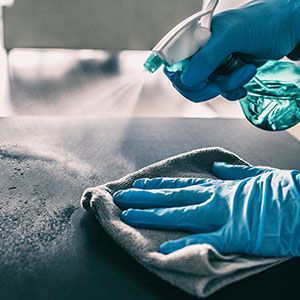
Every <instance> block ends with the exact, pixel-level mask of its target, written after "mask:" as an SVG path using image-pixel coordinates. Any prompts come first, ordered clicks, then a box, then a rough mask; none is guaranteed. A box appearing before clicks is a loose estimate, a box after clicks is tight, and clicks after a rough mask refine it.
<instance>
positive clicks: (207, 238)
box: [159, 231, 225, 254]
mask: <svg viewBox="0 0 300 300" xmlns="http://www.w3.org/2000/svg"><path fill="white" fill-rule="evenodd" d="M223 243H225V241H223ZM199 244H209V245H211V246H213V247H214V248H215V249H216V250H217V251H219V252H222V249H223V247H222V237H221V233H220V232H219V231H217V232H213V233H200V234H193V235H190V236H186V237H184V238H181V239H178V240H173V241H168V242H165V243H163V244H161V245H160V247H159V252H161V253H163V254H170V253H173V252H175V251H177V250H180V249H182V248H185V247H187V246H190V245H199Z"/></svg>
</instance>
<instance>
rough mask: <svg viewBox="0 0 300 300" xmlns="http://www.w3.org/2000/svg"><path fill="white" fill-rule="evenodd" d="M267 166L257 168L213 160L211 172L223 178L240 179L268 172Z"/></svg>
mask: <svg viewBox="0 0 300 300" xmlns="http://www.w3.org/2000/svg"><path fill="white" fill-rule="evenodd" d="M270 170H271V169H270V168H269V169H268V168H258V167H252V166H245V165H230V164H226V163H222V162H215V163H214V165H213V173H214V174H215V175H216V176H217V177H218V178H220V179H223V180H240V179H245V178H248V177H254V176H257V175H260V174H262V173H265V172H268V171H270Z"/></svg>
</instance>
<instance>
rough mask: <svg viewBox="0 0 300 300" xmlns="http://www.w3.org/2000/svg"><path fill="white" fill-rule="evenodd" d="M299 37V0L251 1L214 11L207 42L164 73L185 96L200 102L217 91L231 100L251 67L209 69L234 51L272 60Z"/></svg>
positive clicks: (240, 93)
mask: <svg viewBox="0 0 300 300" xmlns="http://www.w3.org/2000/svg"><path fill="white" fill-rule="evenodd" d="M299 42H300V1H299V0H290V1H288V0H257V1H252V2H250V3H249V4H247V5H245V6H242V7H241V8H239V9H235V10H229V11H225V12H223V13H220V14H217V15H216V16H214V18H213V22H212V37H211V39H210V41H209V42H208V43H207V45H206V46H205V47H204V48H203V49H201V50H200V51H199V52H198V53H197V54H196V55H194V56H193V57H192V59H191V61H190V62H189V64H188V65H187V67H186V68H185V69H184V71H183V73H182V74H181V73H180V72H177V73H170V72H168V71H167V70H166V69H165V74H166V75H167V76H168V77H169V79H170V80H171V82H172V83H173V85H174V87H175V88H176V89H177V90H178V91H179V92H180V93H181V94H182V95H183V96H184V97H186V98H188V99H189V100H191V101H194V102H201V101H205V100H208V99H212V98H214V97H216V96H218V95H220V94H222V95H223V96H224V97H225V98H227V99H229V100H237V99H241V98H243V97H245V96H246V95H247V91H246V89H245V88H244V87H243V86H244V85H245V84H246V83H248V82H249V81H250V80H251V79H252V78H253V77H254V75H255V73H256V67H255V66H254V65H253V64H246V65H245V66H243V67H242V68H241V69H238V70H236V71H234V72H232V73H231V74H229V75H226V76H224V75H223V76H216V75H212V73H213V71H214V70H215V69H216V68H217V67H218V66H219V65H220V64H222V63H223V62H224V61H225V59H226V58H227V57H228V56H229V55H231V54H233V53H240V54H243V56H245V57H248V58H249V57H250V58H251V57H252V58H255V59H261V60H268V59H274V60H278V59H281V58H283V57H284V56H286V55H288V54H289V53H290V52H292V50H293V49H294V48H295V47H296V46H297V44H298V43H299ZM249 61H251V59H249Z"/></svg>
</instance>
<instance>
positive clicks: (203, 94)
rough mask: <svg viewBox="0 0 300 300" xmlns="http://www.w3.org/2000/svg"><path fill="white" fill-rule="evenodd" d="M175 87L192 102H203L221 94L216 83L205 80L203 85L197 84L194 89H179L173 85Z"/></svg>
mask: <svg viewBox="0 0 300 300" xmlns="http://www.w3.org/2000/svg"><path fill="white" fill-rule="evenodd" d="M174 87H175V89H176V90H177V91H178V92H179V93H180V94H181V95H182V96H183V97H185V98H187V99H189V100H191V101H192V102H197V103H198V102H203V101H207V100H210V99H212V98H215V97H217V96H218V95H220V94H221V91H220V88H219V86H218V85H217V84H216V83H212V82H207V83H206V85H205V87H203V85H201V84H200V85H199V86H197V87H194V89H189V90H188V89H180V88H178V87H177V86H176V85H174Z"/></svg>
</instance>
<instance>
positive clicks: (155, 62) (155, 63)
mask: <svg viewBox="0 0 300 300" xmlns="http://www.w3.org/2000/svg"><path fill="white" fill-rule="evenodd" d="M163 63H164V61H163V59H162V58H161V57H160V56H159V55H158V54H157V53H155V52H151V54H150V55H149V57H148V58H147V60H146V62H145V63H144V68H145V69H146V70H147V71H148V72H150V73H154V72H155V71H156V70H158V69H159V68H160V67H161V66H162V65H163Z"/></svg>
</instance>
